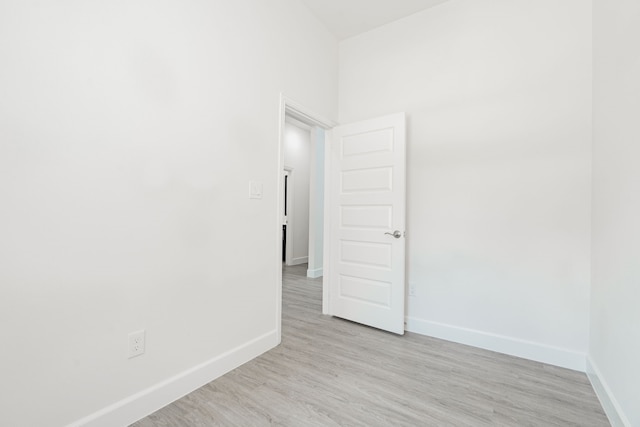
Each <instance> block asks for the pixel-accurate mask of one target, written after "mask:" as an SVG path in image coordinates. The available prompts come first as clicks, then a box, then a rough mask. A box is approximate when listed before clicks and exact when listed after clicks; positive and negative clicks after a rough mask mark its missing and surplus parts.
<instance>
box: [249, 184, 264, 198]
mask: <svg viewBox="0 0 640 427" xmlns="http://www.w3.org/2000/svg"><path fill="white" fill-rule="evenodd" d="M249 198H250V199H262V183H261V182H258V181H249Z"/></svg>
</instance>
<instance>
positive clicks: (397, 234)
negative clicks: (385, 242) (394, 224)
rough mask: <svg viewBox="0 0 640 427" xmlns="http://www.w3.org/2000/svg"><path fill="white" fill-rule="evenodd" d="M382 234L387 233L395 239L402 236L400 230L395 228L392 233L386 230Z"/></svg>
mask: <svg viewBox="0 0 640 427" xmlns="http://www.w3.org/2000/svg"><path fill="white" fill-rule="evenodd" d="M384 234H388V235H389V236H393V237H395V238H396V239H399V238H400V237H402V233H401V232H400V230H396V231H394V232H393V233H389V232H387V233H384Z"/></svg>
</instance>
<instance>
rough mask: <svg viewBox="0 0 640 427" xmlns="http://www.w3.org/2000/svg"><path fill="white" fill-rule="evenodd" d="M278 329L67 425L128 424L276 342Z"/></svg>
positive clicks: (93, 426) (272, 345)
mask: <svg viewBox="0 0 640 427" xmlns="http://www.w3.org/2000/svg"><path fill="white" fill-rule="evenodd" d="M278 344H279V343H278V337H277V333H276V331H271V332H268V333H266V334H264V335H262V336H260V337H258V338H256V339H254V340H252V341H249V342H248V343H246V344H244V345H241V346H239V347H237V348H234V349H232V350H230V351H227V352H226V353H223V354H221V355H220V356H218V357H215V358H213V359H211V360H209V361H207V362H204V363H202V364H200V365H197V366H194V367H193V368H191V369H188V370H187V371H184V372H182V373H180V374H178V375H176V376H174V377H171V378H168V379H166V380H164V381H162V382H161V383H158V384H156V385H154V386H152V387H149V388H148V389H146V390H142V391H141V392H139V393H136V394H134V395H133V396H129V397H127V398H125V399H123V400H121V401H119V402H116V403H114V404H113V405H110V406H108V407H106V408H104V409H101V410H100V411H98V412H95V413H93V414H91V415H89V416H87V417H85V418H82V419H80V420H78V421H76V422H74V423H72V424H69V425H68V426H67V427H80V426H82V427H114V426H123V427H124V426H128V425H130V424H132V423H134V422H136V421H138V420H140V419H141V418H144V417H146V416H147V415H149V414H152V413H153V412H155V411H157V410H158V409H160V408H162V407H164V406H166V405H168V404H169V403H171V402H174V401H175V400H177V399H179V398H181V397H183V396H185V395H186V394H189V393H191V392H192V391H194V390H197V389H198V388H200V387H202V386H203V385H205V384H208V383H209V382H211V381H213V380H215V379H216V378H218V377H220V376H222V375H224V374H226V373H227V372H230V371H232V370H233V369H235V368H237V367H238V366H240V365H242V364H244V363H246V362H248V361H250V360H251V359H254V358H256V357H258V356H259V355H261V354H262V353H264V352H266V351H268V350H270V349H272V348H273V347H275V346H277V345H278Z"/></svg>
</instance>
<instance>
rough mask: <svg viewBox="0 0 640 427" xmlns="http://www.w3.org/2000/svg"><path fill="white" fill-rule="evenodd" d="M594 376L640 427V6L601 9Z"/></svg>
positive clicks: (625, 419)
mask: <svg viewBox="0 0 640 427" xmlns="http://www.w3.org/2000/svg"><path fill="white" fill-rule="evenodd" d="M593 16H594V151H593V154H594V165H593V166H594V175H593V189H594V192H593V269H592V274H593V276H592V277H593V279H592V280H593V285H592V289H591V297H592V304H591V341H590V346H589V358H590V360H589V361H590V365H591V366H590V376H591V378H592V380H593V382H594V386H595V387H596V391H597V392H598V394H599V396H600V398H601V400H602V401H603V404H604V406H605V409H606V410H607V413H608V415H609V416H610V418H611V419H612V424H613V425H614V426H616V425H627V426H638V425H640V389H639V388H638V385H639V384H640V364H639V363H638V361H640V310H639V309H638V307H639V305H640V261H639V254H640V244H639V242H640V167H639V166H638V164H639V159H640V143H639V141H640V128H638V117H640V102H639V100H640V80H639V79H638V76H640V56H639V55H638V40H640V4H638V2H634V1H627V0H596V1H595V2H594V11H593Z"/></svg>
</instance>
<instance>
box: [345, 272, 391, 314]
mask: <svg viewBox="0 0 640 427" xmlns="http://www.w3.org/2000/svg"><path fill="white" fill-rule="evenodd" d="M340 297H341V298H347V299H351V300H357V301H359V302H364V303H367V304H372V305H377V306H381V307H389V306H390V304H391V283H388V282H380V281H377V280H370V279H363V278H360V277H351V276H344V275H341V276H340Z"/></svg>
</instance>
